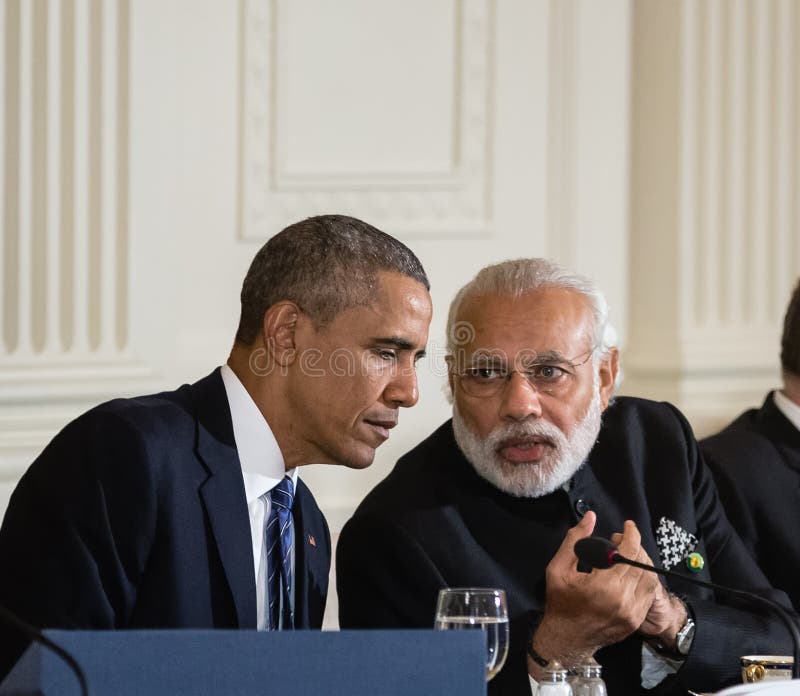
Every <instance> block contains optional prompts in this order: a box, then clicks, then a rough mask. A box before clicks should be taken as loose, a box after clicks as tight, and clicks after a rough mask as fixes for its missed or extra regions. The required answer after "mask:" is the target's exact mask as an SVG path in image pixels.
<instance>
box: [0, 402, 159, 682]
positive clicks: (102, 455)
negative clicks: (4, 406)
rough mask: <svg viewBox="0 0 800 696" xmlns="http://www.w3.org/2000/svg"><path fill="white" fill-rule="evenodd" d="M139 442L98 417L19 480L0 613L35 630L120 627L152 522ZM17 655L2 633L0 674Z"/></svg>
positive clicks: (126, 428)
mask: <svg viewBox="0 0 800 696" xmlns="http://www.w3.org/2000/svg"><path fill="white" fill-rule="evenodd" d="M144 442H145V441H144V438H142V437H140V435H139V433H138V432H137V430H136V428H135V427H134V426H132V425H131V424H130V423H129V422H127V421H126V420H125V419H124V418H122V417H121V416H120V415H118V414H116V413H112V412H104V411H101V410H95V411H90V412H89V413H87V414H85V415H84V416H82V417H81V418H79V419H77V420H76V421H74V422H73V423H71V424H70V425H68V426H67V427H66V428H65V429H64V430H63V431H62V432H61V433H60V434H59V435H57V436H56V438H55V439H54V440H53V441H52V442H51V443H50V445H48V447H47V448H46V449H45V450H44V452H43V453H42V454H41V455H40V456H39V458H38V459H37V460H36V461H35V462H34V463H33V464H32V465H31V467H30V468H29V470H28V471H27V472H26V473H25V475H24V476H23V477H22V479H21V480H20V482H19V484H18V486H17V488H16V490H15V491H14V493H13V495H12V496H11V500H10V502H9V506H8V510H7V511H6V514H5V518H4V520H3V525H2V528H0V568H2V572H0V604H2V605H3V606H5V607H7V608H8V609H10V610H11V611H13V612H14V613H16V614H18V615H19V616H20V617H22V618H23V619H25V620H26V621H28V622H30V623H32V624H34V625H35V626H38V627H43V628H46V627H63V628H95V629H105V628H108V629H112V628H115V627H119V626H122V625H124V624H125V622H126V620H127V618H128V615H129V613H130V611H131V610H132V608H133V605H134V602H135V598H136V586H137V580H138V578H139V577H140V576H141V574H142V573H143V572H144V567H145V565H146V563H147V557H148V553H149V548H150V545H151V540H152V537H153V534H154V530H155V522H156V519H155V518H156V515H155V509H156V500H155V493H154V484H153V479H152V476H150V474H149V472H148V468H147V466H145V465H144V462H146V460H147V457H148V454H147V452H146V445H145V444H144ZM24 647H25V644H24V643H20V641H19V638H18V636H16V635H14V634H13V633H3V634H2V642H1V643H0V654H1V655H2V656H3V658H2V659H3V660H4V661H6V662H8V664H4V665H0V669H2V668H3V667H6V668H8V667H9V666H10V665H12V664H13V662H14V661H15V660H16V659H17V657H18V656H19V654H20V651H21V650H22V649H24ZM9 661H10V662H9Z"/></svg>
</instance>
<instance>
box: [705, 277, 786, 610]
mask: <svg viewBox="0 0 800 696" xmlns="http://www.w3.org/2000/svg"><path fill="white" fill-rule="evenodd" d="M781 367H782V373H783V389H780V390H775V391H772V392H770V393H769V394H768V395H767V397H766V399H765V400H764V403H763V404H762V406H761V408H759V409H750V410H749V411H746V412H745V413H743V414H742V415H740V416H739V417H738V418H737V419H736V420H735V421H733V423H731V424H730V425H728V426H727V427H726V428H725V429H724V430H722V431H721V432H719V433H717V434H716V435H713V436H712V437H709V438H706V439H705V440H702V441H701V442H700V449H701V450H702V452H703V457H704V458H705V460H706V463H707V464H708V465H709V467H710V468H711V471H712V473H713V474H714V479H715V480H716V482H717V488H718V489H719V495H720V498H721V499H722V503H723V505H724V506H725V509H726V511H727V513H728V517H729V518H730V520H731V522H732V523H733V525H734V526H735V527H736V529H737V531H738V532H739V535H740V536H741V537H742V540H743V541H744V543H745V546H747V548H748V550H749V551H750V553H751V554H752V555H753V558H755V559H756V562H757V563H758V565H759V566H760V567H761V570H763V571H764V573H765V575H766V576H767V577H768V578H769V579H770V582H772V584H773V585H775V587H778V588H780V589H782V590H784V591H785V592H786V593H787V594H788V595H789V596H790V597H791V599H792V602H793V604H794V606H795V609H798V610H800V581H799V580H798V577H800V538H798V535H797V530H798V529H800V281H798V283H797V286H796V287H795V289H794V292H793V293H792V296H791V299H790V300H789V306H788V308H787V309H786V317H785V318H784V322H783V337H782V338H781Z"/></svg>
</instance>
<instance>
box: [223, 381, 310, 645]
mask: <svg viewBox="0 0 800 696" xmlns="http://www.w3.org/2000/svg"><path fill="white" fill-rule="evenodd" d="M221 375H222V382H223V384H224V385H225V393H226V394H227V396H228V406H229V407H230V409H231V420H232V421H233V437H234V439H235V440H236V449H237V451H238V453H239V463H240V464H241V466H242V477H243V478H244V492H245V496H246V498H247V509H248V512H249V514H250V535H251V537H252V544H253V570H254V573H255V579H256V607H257V612H258V613H257V616H256V626H257V628H258V630H260V631H263V630H266V628H268V626H269V619H268V617H267V610H266V608H267V607H268V606H269V597H268V596H267V582H266V579H265V578H266V577H267V554H266V548H265V543H264V526H265V523H266V520H268V519H269V513H270V507H271V504H270V500H269V496H266V497H265V498H262V496H263V495H264V493H267V492H268V491H271V490H272V489H273V488H275V486H277V485H278V484H279V483H280V482H281V479H282V478H283V477H284V476H287V475H288V476H289V477H290V478H291V479H292V483H293V484H294V486H295V488H296V487H297V468H295V469H292V470H291V471H290V472H289V473H288V474H287V472H286V466H285V464H284V461H283V454H281V450H280V448H279V447H278V441H277V440H276V439H275V436H274V435H273V434H272V430H270V427H269V425H268V424H267V421H266V419H265V418H264V416H263V414H262V413H261V411H259V409H258V406H256V404H255V402H254V401H253V399H252V397H251V396H250V394H248V392H247V390H246V389H245V388H244V385H243V384H242V383H241V382H240V381H239V378H238V377H237V376H236V375H235V374H234V372H233V370H231V368H230V367H228V365H223V366H222V368H221ZM292 551H293V553H292V565H293V566H294V549H293V550H292ZM292 577H293V578H294V572H292ZM292 594H294V593H292Z"/></svg>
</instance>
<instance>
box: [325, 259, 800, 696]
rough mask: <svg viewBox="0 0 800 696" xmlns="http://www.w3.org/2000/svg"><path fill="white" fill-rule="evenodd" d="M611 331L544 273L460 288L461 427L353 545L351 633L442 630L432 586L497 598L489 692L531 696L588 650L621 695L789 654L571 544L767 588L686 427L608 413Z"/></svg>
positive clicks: (347, 584)
mask: <svg viewBox="0 0 800 696" xmlns="http://www.w3.org/2000/svg"><path fill="white" fill-rule="evenodd" d="M607 316H608V309H607V305H606V302H605V300H604V299H603V296H602V294H601V293H600V292H599V291H598V290H597V288H596V287H595V286H594V284H593V283H592V282H591V281H589V280H588V279H586V278H584V277H582V276H579V275H576V274H573V273H570V272H568V271H567V270H565V269H563V268H561V267H560V266H558V265H556V264H554V263H551V262H549V261H546V260H542V259H523V260H518V261H508V262H505V263H501V264H497V265H495V266H489V267H488V268H485V269H483V270H482V271H481V272H480V273H479V274H478V275H477V277H476V278H475V279H474V280H473V281H471V282H470V283H469V284H468V285H467V286H465V287H464V288H463V289H462V290H461V292H459V294H458V295H457V296H456V298H455V300H454V301H453V304H452V306H451V310H450V315H449V319H448V337H449V344H450V345H449V349H450V355H449V358H448V365H449V382H450V388H451V391H452V395H453V419H452V421H451V422H448V423H446V424H444V425H443V426H441V427H440V428H439V429H438V430H436V431H435V432H434V433H433V434H432V435H431V436H430V437H428V438H427V439H426V440H425V441H424V442H422V443H421V444H420V445H419V446H418V447H416V448H415V449H414V450H412V451H411V452H410V453H409V454H407V455H406V456H405V457H403V458H402V459H401V460H400V462H399V463H398V464H397V466H396V467H395V469H394V471H393V472H392V473H391V474H390V475H389V476H388V477H387V478H386V479H385V480H384V481H383V482H382V483H381V484H379V485H378V487H377V488H376V489H375V490H373V491H372V492H371V493H370V494H369V495H368V496H367V498H366V499H365V500H364V502H363V503H362V504H361V505H360V506H359V508H358V510H357V511H356V513H355V515H354V517H353V518H352V519H351V520H350V521H349V522H348V523H347V525H346V526H345V528H344V530H343V531H342V534H341V538H340V541H339V547H338V552H337V573H338V591H339V601H340V622H341V625H342V627H344V628H351V627H352V628H368V627H414V626H420V627H423V626H430V625H431V622H432V620H433V614H434V607H435V602H436V596H437V592H438V590H439V589H441V588H443V587H448V586H450V587H501V588H503V589H505V591H506V594H507V596H508V602H509V618H510V627H511V646H510V650H509V657H508V660H507V662H506V665H505V667H504V668H503V669H502V670H501V672H500V673H499V674H498V675H497V677H496V678H495V679H494V680H493V681H492V682H491V684H490V687H489V690H490V693H491V694H529V693H530V690H531V681H530V680H531V679H533V680H534V681H535V680H536V679H540V678H541V677H542V676H543V674H544V671H545V670H546V668H547V667H548V666H549V664H550V663H551V662H553V661H555V660H558V661H560V662H562V663H565V664H567V665H575V664H579V663H580V662H581V661H583V660H585V659H586V658H588V657H589V656H591V655H592V654H594V653H597V659H598V660H599V661H600V663H601V664H603V666H604V667H605V672H604V676H605V678H606V681H607V683H608V685H609V692H610V693H612V694H633V693H637V692H639V691H640V690H643V689H654V691H652V692H651V693H681V694H685V693H686V688H687V686H689V687H691V688H695V689H698V690H712V689H717V688H719V687H720V686H722V685H724V684H726V683H730V682H733V681H735V680H736V679H737V669H738V657H739V656H740V655H742V654H744V653H747V652H751V651H752V652H762V651H765V650H766V651H767V652H775V651H776V650H782V649H785V647H786V642H787V639H786V637H785V636H784V635H783V633H782V630H781V628H780V627H779V626H777V625H774V624H773V623H772V622H770V621H769V620H768V619H765V618H763V617H759V616H756V615H754V614H751V613H748V612H746V611H743V610H741V609H733V608H730V607H724V606H721V605H718V604H716V603H715V601H714V600H715V598H714V597H712V596H711V595H710V594H709V593H707V592H705V591H702V590H699V589H698V588H696V587H694V586H692V585H689V584H686V583H672V582H671V583H670V584H669V588H667V587H665V586H664V585H662V584H661V583H660V582H659V581H658V579H657V576H656V575H654V574H653V573H649V572H645V571H642V570H638V569H635V568H631V567H629V566H624V565H617V566H614V567H613V568H611V569H608V570H597V571H592V572H591V573H584V572H580V571H579V569H578V560H577V558H576V556H575V554H574V550H573V548H574V544H575V542H576V541H577V540H578V539H580V538H582V537H587V536H589V535H592V534H595V535H601V536H604V537H610V538H611V539H612V540H613V541H614V542H615V543H616V544H618V546H619V549H620V552H621V553H622V554H623V555H624V556H627V557H629V558H634V559H636V560H638V561H640V562H644V563H650V559H651V558H652V559H656V560H657V561H658V562H659V563H660V564H661V565H663V566H665V567H668V568H670V569H672V570H673V571H676V572H679V573H682V574H684V575H690V574H694V575H695V577H697V578H701V579H704V580H710V579H712V578H713V579H718V580H720V581H722V582H726V583H728V584H733V585H736V586H740V587H749V588H754V589H765V590H767V591H769V590H768V588H769V584H768V582H767V580H766V579H765V578H764V576H763V574H762V573H761V572H760V571H759V570H758V568H757V567H756V566H755V564H754V563H753V561H752V560H751V559H750V557H749V556H748V555H747V553H746V551H745V549H744V547H743V546H742V543H741V541H740V540H739V538H738V537H737V536H736V534H735V532H734V531H733V529H732V528H731V526H730V524H729V523H728V521H727V519H726V518H725V515H724V513H723V511H722V508H721V507H720V505H719V502H718V500H717V496H716V491H715V489H714V486H713V483H712V480H711V477H710V475H709V474H708V473H707V471H706V470H705V468H704V466H703V465H702V462H701V459H700V457H699V455H698V449H697V443H696V442H695V440H694V437H693V435H692V433H691V429H690V428H689V426H688V424H687V423H686V421H685V420H684V418H683V417H682V416H681V415H680V413H678V411H676V410H675V409H674V408H673V407H671V406H669V405H668V404H658V403H653V402H649V401H645V400H641V399H630V398H618V399H617V400H616V401H614V402H613V403H612V395H613V392H614V386H615V382H616V379H617V375H618V369H619V354H618V350H617V348H616V347H615V346H614V345H613V340H610V336H611V335H612V334H613V332H612V331H611V329H610V327H609V326H608V321H607ZM601 417H602V420H601ZM690 554H691V559H690ZM687 561H690V562H687ZM673 592H674V593H680V594H682V595H683V596H684V598H685V601H684V600H683V599H679V598H678V596H677V595H676V594H673ZM783 599H784V600H785V598H783ZM695 630H696V634H695Z"/></svg>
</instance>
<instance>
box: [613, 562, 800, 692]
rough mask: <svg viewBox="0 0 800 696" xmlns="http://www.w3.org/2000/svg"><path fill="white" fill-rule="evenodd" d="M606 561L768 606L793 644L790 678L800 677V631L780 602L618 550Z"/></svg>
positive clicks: (750, 602)
mask: <svg viewBox="0 0 800 696" xmlns="http://www.w3.org/2000/svg"><path fill="white" fill-rule="evenodd" d="M608 561H609V563H610V564H616V563H624V564H625V565H629V566H633V567H634V568H641V569H642V570H649V571H651V572H653V573H658V574H659V575H663V576H665V577H668V578H676V579H678V580H681V581H683V582H688V583H690V584H694V585H699V586H700V587H706V588H708V589H711V590H717V591H719V592H724V593H727V594H729V595H732V596H734V597H739V598H740V599H744V600H746V601H747V603H749V604H752V602H753V601H755V602H756V603H759V604H763V605H765V606H767V607H769V608H770V609H771V610H772V611H773V613H774V614H776V615H777V616H778V617H779V618H780V619H781V621H783V624H784V626H786V629H787V630H788V631H789V635H790V636H791V638H792V643H793V644H794V655H793V657H794V662H793V664H792V679H798V678H800V660H798V657H799V656H800V632H798V630H797V624H796V623H795V622H794V621H793V620H792V618H791V616H790V615H789V612H787V611H786V609H784V608H783V607H782V606H781V605H780V604H777V603H776V602H773V601H772V600H771V599H767V598H766V597H762V596H761V595H757V594H755V593H753V592H747V591H746V590H735V589H733V588H732V587H724V586H722V585H715V584H714V583H712V582H705V581H703V580H697V579H696V578H687V577H686V576H685V575H680V574H679V573H674V572H672V571H671V570H664V569H663V568H656V567H655V566H651V565H647V564H646V563H639V562H638V561H632V560H631V559H629V558H625V556H622V555H620V554H619V553H618V552H615V553H609V555H608Z"/></svg>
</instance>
